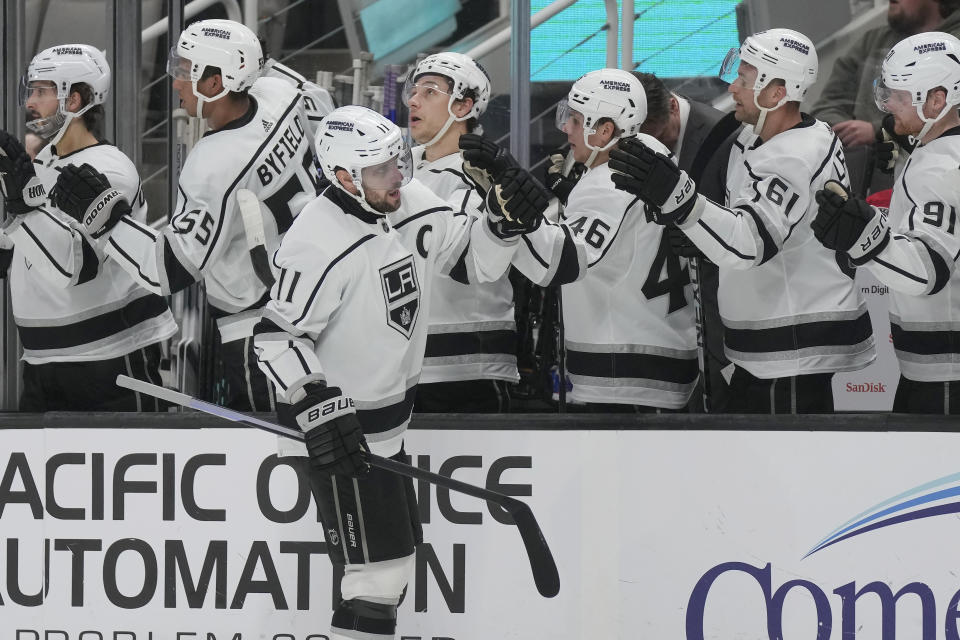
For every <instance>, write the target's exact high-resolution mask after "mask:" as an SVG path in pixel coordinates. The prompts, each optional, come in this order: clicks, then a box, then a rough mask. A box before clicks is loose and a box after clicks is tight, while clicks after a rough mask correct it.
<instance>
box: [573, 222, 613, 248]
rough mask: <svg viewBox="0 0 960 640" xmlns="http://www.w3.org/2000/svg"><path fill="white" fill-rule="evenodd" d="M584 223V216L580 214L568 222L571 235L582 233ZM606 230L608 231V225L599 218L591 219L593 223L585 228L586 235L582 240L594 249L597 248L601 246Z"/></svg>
mask: <svg viewBox="0 0 960 640" xmlns="http://www.w3.org/2000/svg"><path fill="white" fill-rule="evenodd" d="M586 224H587V218H586V216H580V217H579V218H577V219H576V220H574V221H573V222H571V223H570V224H568V225H567V227H569V228H570V230H571V231H573V235H575V236H579V235H580V234H581V233H583V228H584V226H586ZM608 231H610V225H608V224H607V223H606V222H604V221H603V220H601V219H600V218H597V219H596V220H594V221H593V224H591V225H590V228H589V229H587V235H586V236H585V237H584V239H583V240H584V242H586V243H587V244H588V245H590V246H591V247H593V248H594V249H599V248H600V247H602V246H603V241H604V240H605V239H606V234H607V232H608Z"/></svg>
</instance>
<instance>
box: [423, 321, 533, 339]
mask: <svg viewBox="0 0 960 640" xmlns="http://www.w3.org/2000/svg"><path fill="white" fill-rule="evenodd" d="M516 328H517V325H516V323H515V322H510V321H497V320H489V321H484V322H464V323H460V324H432V325H430V328H429V329H428V330H427V334H428V335H429V334H441V333H463V332H465V331H500V330H507V331H511V330H514V329H516Z"/></svg>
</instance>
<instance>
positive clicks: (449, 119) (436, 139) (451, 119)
mask: <svg viewBox="0 0 960 640" xmlns="http://www.w3.org/2000/svg"><path fill="white" fill-rule="evenodd" d="M454 102H456V100H455V99H454V97H453V96H450V100H449V101H448V102H447V113H448V114H450V115H449V116H448V117H447V121H446V122H444V123H443V126H442V127H440V131H437V133H436V134H434V136H433V137H432V138H430V141H429V142H427V143H426V144H425V145H423V146H425V147H429V146H431V145H435V144H437V143H438V142H440V138H442V137H443V135H444V134H445V133H446V132H447V131H449V130H450V125H452V124H453V123H454V122H463V121H464V120H466V119H468V118H469V117H470V114H469V113H468V114H467V115H466V116H464V117H462V118H458V117H457V116H455V115H454V114H453V108H452V107H453V103H454Z"/></svg>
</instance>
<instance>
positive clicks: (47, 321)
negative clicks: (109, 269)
mask: <svg viewBox="0 0 960 640" xmlns="http://www.w3.org/2000/svg"><path fill="white" fill-rule="evenodd" d="M152 295H154V294H152V293H150V292H149V291H144V290H142V289H134V290H132V291H131V292H130V295H128V296H127V297H125V298H121V299H120V300H115V301H114V302H110V303H108V304H105V305H102V306H99V307H95V308H93V309H86V310H85V311H81V312H80V313H75V314H73V315H69V316H64V317H62V318H39V319H37V318H20V317H18V316H14V320H15V321H16V323H17V326H18V327H62V326H64V325H68V324H73V323H75V322H80V321H81V320H89V319H90V318H95V317H97V316H102V315H103V314H105V313H109V312H111V311H116V310H118V309H122V308H124V307H125V306H127V305H128V304H130V303H131V302H133V301H134V300H139V299H140V298H145V297H147V296H152Z"/></svg>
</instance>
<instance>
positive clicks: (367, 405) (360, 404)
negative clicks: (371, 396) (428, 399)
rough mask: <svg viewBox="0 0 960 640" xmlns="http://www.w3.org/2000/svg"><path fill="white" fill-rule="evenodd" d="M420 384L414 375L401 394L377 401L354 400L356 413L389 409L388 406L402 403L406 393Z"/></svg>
mask: <svg viewBox="0 0 960 640" xmlns="http://www.w3.org/2000/svg"><path fill="white" fill-rule="evenodd" d="M418 382H420V376H419V375H416V376H414V377H413V378H409V379H407V386H406V389H405V390H404V391H403V392H401V393H395V394H394V395H392V396H387V397H386V398H380V399H379V400H370V401H367V400H357V399H356V398H354V404H356V407H357V410H358V411H369V410H370V409H381V408H383V407H389V406H390V405H394V404H397V403H399V402H403V400H404V398H406V395H407V392H408V391H410V389H411V388H412V387H414V386H416V384H417V383H418Z"/></svg>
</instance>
